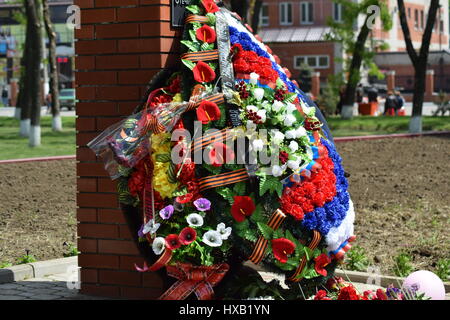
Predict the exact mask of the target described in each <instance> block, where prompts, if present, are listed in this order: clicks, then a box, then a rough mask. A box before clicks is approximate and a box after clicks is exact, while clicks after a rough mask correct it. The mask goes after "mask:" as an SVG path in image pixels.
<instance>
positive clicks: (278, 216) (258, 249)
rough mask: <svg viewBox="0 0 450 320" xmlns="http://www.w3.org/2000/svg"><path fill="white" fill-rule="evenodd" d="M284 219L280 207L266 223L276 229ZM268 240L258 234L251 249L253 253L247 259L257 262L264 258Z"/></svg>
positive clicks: (284, 216)
mask: <svg viewBox="0 0 450 320" xmlns="http://www.w3.org/2000/svg"><path fill="white" fill-rule="evenodd" d="M284 219H286V215H285V214H284V213H283V211H281V210H280V209H277V210H276V211H275V212H274V213H273V214H272V216H271V217H270V219H269V222H268V223H267V225H268V226H269V227H270V228H272V229H273V230H277V229H278V228H279V227H280V225H281V224H282V223H283V221H284ZM268 243H269V240H267V239H265V238H264V237H263V236H260V237H259V239H258V241H257V242H256V244H255V248H254V249H253V253H252V254H251V255H250V257H249V258H248V260H250V261H251V262H253V263H254V264H258V263H260V262H261V261H262V259H263V258H264V255H265V253H266V249H267V245H268Z"/></svg>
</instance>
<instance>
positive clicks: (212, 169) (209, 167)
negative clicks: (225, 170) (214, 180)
mask: <svg viewBox="0 0 450 320" xmlns="http://www.w3.org/2000/svg"><path fill="white" fill-rule="evenodd" d="M203 168H205V169H206V170H208V171H209V172H211V173H212V174H213V175H218V174H219V173H220V172H221V171H222V168H221V167H214V166H212V165H210V164H207V163H204V164H203Z"/></svg>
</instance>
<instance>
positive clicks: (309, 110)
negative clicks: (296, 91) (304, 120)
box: [300, 100, 316, 117]
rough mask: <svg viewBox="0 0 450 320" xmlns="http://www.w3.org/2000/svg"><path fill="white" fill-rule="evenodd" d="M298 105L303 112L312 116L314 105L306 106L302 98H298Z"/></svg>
mask: <svg viewBox="0 0 450 320" xmlns="http://www.w3.org/2000/svg"><path fill="white" fill-rule="evenodd" d="M300 105H301V106H302V109H303V112H304V113H305V114H306V115H307V116H309V117H312V116H314V115H315V114H316V108H315V107H308V105H307V104H306V103H305V102H304V101H302V100H300Z"/></svg>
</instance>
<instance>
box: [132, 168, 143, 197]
mask: <svg viewBox="0 0 450 320" xmlns="http://www.w3.org/2000/svg"><path fill="white" fill-rule="evenodd" d="M144 186H145V175H144V172H142V171H135V172H133V173H132V174H131V177H130V179H129V180H128V189H129V190H130V194H131V195H132V196H133V197H136V196H138V195H139V194H141V193H142V191H143V190H144Z"/></svg>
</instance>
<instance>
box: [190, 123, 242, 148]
mask: <svg viewBox="0 0 450 320" xmlns="http://www.w3.org/2000/svg"><path fill="white" fill-rule="evenodd" d="M231 138H233V133H232V129H230V128H225V129H222V130H217V131H214V132H212V133H209V134H206V135H204V136H201V137H199V138H197V139H195V140H194V142H193V143H192V147H191V148H192V150H191V152H192V153H195V152H198V151H200V150H203V149H205V148H206V147H208V146H209V145H210V144H211V143H214V142H222V143H224V142H225V141H227V140H229V139H231Z"/></svg>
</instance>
